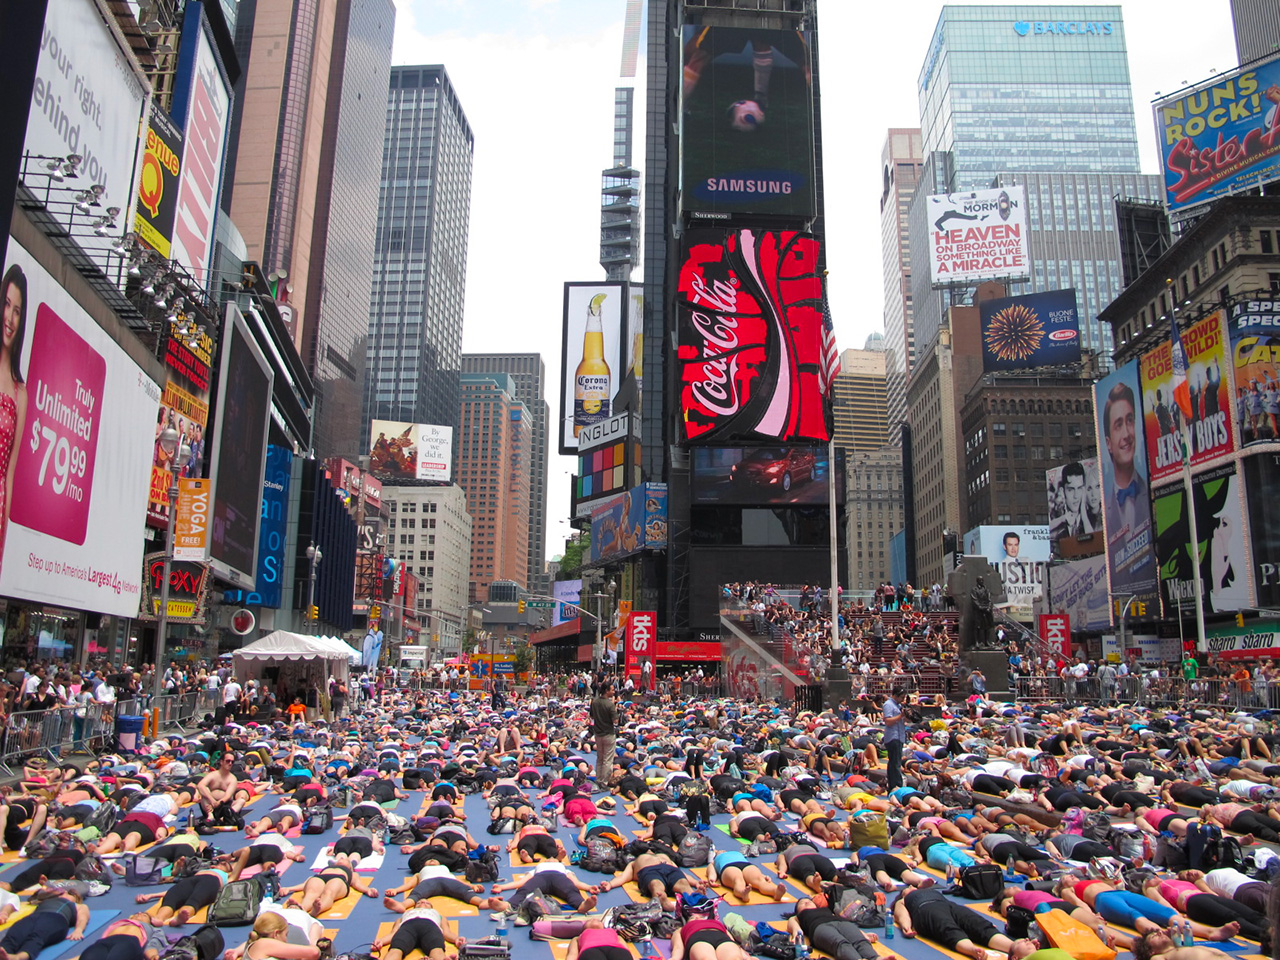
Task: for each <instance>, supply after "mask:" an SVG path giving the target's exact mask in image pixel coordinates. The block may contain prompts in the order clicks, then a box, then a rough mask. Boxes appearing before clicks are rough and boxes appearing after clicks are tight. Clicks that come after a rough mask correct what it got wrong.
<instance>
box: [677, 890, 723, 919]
mask: <svg viewBox="0 0 1280 960" xmlns="http://www.w3.org/2000/svg"><path fill="white" fill-rule="evenodd" d="M717 899H718V898H717V897H708V896H707V895H706V894H704V893H697V892H694V893H680V894H677V895H676V919H677V920H679V921H680V922H681V923H682V924H684V923H688V922H689V921H690V920H695V919H698V918H702V919H707V920H715V919H716V900H717Z"/></svg>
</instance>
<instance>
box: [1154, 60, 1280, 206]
mask: <svg viewBox="0 0 1280 960" xmlns="http://www.w3.org/2000/svg"><path fill="white" fill-rule="evenodd" d="M1154 109H1155V119H1156V142H1157V143H1158V144H1159V145H1160V166H1161V169H1162V170H1164V186H1165V204H1166V205H1167V206H1168V208H1169V210H1170V211H1171V212H1173V211H1178V210H1183V209H1186V208H1188V207H1194V206H1196V205H1198V204H1202V203H1207V202H1208V201H1210V200H1214V199H1216V198H1218V197H1224V196H1227V195H1228V194H1231V193H1235V192H1236V191H1238V190H1242V189H1244V188H1246V187H1255V186H1257V185H1258V184H1261V183H1267V182H1271V181H1274V180H1280V57H1273V58H1272V59H1270V60H1267V61H1266V62H1264V63H1260V64H1250V65H1249V66H1248V67H1247V68H1245V69H1239V70H1230V71H1228V72H1226V73H1223V74H1220V75H1219V76H1216V77H1214V78H1212V79H1211V80H1208V81H1205V82H1204V83H1200V84H1197V85H1196V86H1195V87H1193V88H1192V89H1190V90H1183V91H1180V92H1178V93H1176V94H1174V95H1173V96H1171V97H1166V98H1165V99H1163V100H1158V101H1156V103H1155V106H1154Z"/></svg>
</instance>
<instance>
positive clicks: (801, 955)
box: [796, 937, 809, 960]
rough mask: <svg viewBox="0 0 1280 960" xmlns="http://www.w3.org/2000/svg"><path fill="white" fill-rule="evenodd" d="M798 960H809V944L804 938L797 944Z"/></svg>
mask: <svg viewBox="0 0 1280 960" xmlns="http://www.w3.org/2000/svg"><path fill="white" fill-rule="evenodd" d="M796 960H809V944H808V942H807V941H806V940H805V939H804V938H803V937H801V938H800V942H799V943H797V944H796Z"/></svg>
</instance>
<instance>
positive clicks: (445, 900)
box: [428, 894, 490, 919]
mask: <svg viewBox="0 0 1280 960" xmlns="http://www.w3.org/2000/svg"><path fill="white" fill-rule="evenodd" d="M484 896H490V894H484ZM428 902H429V903H430V904H431V905H432V906H433V907H435V908H436V909H437V910H438V911H440V916H442V917H452V918H455V919H456V918H458V917H478V916H480V909H479V907H473V906H472V905H471V904H469V903H463V902H462V901H461V900H455V899H453V897H432V898H431V899H430V900H429V901H428Z"/></svg>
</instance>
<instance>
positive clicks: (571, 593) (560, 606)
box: [551, 580, 582, 627]
mask: <svg viewBox="0 0 1280 960" xmlns="http://www.w3.org/2000/svg"><path fill="white" fill-rule="evenodd" d="M551 596H553V597H554V598H555V599H556V600H557V601H560V602H558V603H557V604H556V606H555V610H554V611H553V612H552V614H551V626H553V627H558V626H560V624H562V623H568V622H569V621H570V620H576V619H577V618H578V611H576V610H574V609H572V608H569V607H566V606H565V605H564V604H565V603H573V604H578V603H581V602H582V581H581V580H557V581H556V582H555V583H553V584H551Z"/></svg>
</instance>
